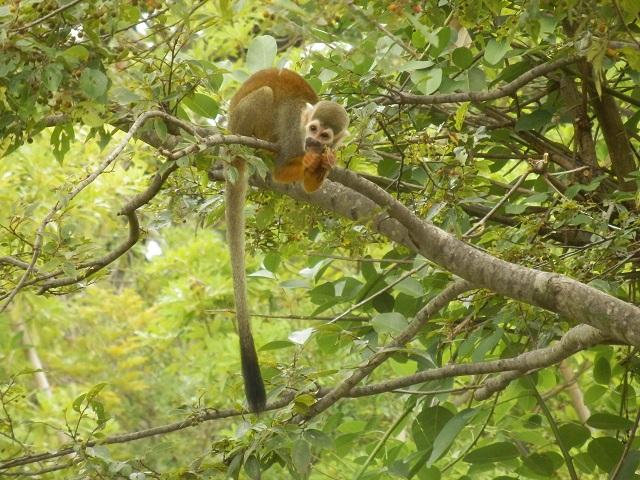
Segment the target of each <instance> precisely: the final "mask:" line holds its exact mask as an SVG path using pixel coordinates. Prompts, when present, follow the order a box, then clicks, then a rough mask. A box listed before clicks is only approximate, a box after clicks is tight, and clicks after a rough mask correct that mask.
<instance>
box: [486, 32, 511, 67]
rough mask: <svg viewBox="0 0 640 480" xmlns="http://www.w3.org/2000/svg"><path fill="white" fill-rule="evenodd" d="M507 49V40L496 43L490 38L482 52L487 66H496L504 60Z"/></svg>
mask: <svg viewBox="0 0 640 480" xmlns="http://www.w3.org/2000/svg"><path fill="white" fill-rule="evenodd" d="M509 48H510V45H509V41H508V40H506V39H504V40H500V41H498V40H495V39H493V38H492V39H491V40H489V43H487V47H486V48H485V50H484V59H485V61H486V62H487V63H488V64H490V65H496V64H497V63H498V62H500V61H501V60H502V59H503V58H504V56H505V55H506V54H507V52H508V51H509Z"/></svg>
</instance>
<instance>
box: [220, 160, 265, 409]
mask: <svg viewBox="0 0 640 480" xmlns="http://www.w3.org/2000/svg"><path fill="white" fill-rule="evenodd" d="M233 165H234V167H235V168H236V169H237V171H238V178H237V179H236V181H235V183H231V182H230V181H229V180H227V183H226V187H225V215H226V220H227V242H228V243H229V255H230V257H231V272H232V276H233V293H234V298H235V309H236V322H237V325H238V336H239V337H240V361H241V363H242V376H243V378H244V391H245V395H246V397H247V402H248V403H249V409H250V410H251V411H252V412H260V411H262V410H264V408H265V405H266V403H267V394H266V392H265V388H264V381H263V380H262V374H261V373H260V364H259V363H258V354H257V353H256V347H255V344H254V342H253V335H252V334H251V324H250V323H249V309H248V307H247V280H246V273H245V265H244V244H245V240H244V229H245V222H244V204H245V197H246V195H247V172H246V166H245V162H244V160H243V159H241V158H236V159H235V160H234V163H233Z"/></svg>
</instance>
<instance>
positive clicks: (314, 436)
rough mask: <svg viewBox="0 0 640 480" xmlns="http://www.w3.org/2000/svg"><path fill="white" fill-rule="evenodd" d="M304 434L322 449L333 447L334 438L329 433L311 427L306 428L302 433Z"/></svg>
mask: <svg viewBox="0 0 640 480" xmlns="http://www.w3.org/2000/svg"><path fill="white" fill-rule="evenodd" d="M302 436H303V438H304V439H305V440H307V441H308V442H309V443H310V444H311V445H313V446H314V447H316V448H318V449H320V450H325V449H327V448H332V447H333V440H332V439H331V437H330V436H329V435H327V434H326V433H324V432H323V431H322V430H316V429H313V428H310V429H308V430H305V431H304V432H303V433H302Z"/></svg>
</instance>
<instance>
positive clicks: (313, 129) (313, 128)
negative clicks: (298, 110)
mask: <svg viewBox="0 0 640 480" xmlns="http://www.w3.org/2000/svg"><path fill="white" fill-rule="evenodd" d="M309 130H311V131H312V132H315V131H316V130H318V127H316V126H315V125H311V126H309Z"/></svg>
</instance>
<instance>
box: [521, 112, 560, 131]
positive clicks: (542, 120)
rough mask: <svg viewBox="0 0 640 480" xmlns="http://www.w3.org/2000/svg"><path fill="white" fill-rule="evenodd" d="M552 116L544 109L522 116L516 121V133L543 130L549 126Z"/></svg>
mask: <svg viewBox="0 0 640 480" xmlns="http://www.w3.org/2000/svg"><path fill="white" fill-rule="evenodd" d="M551 117H552V114H551V112H548V111H546V110H543V109H538V110H535V111H534V112H531V113H527V114H524V115H522V116H521V117H520V118H518V120H517V121H516V131H518V132H523V131H526V130H541V129H542V128H544V127H545V126H547V125H548V124H549V122H550V121H551Z"/></svg>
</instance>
